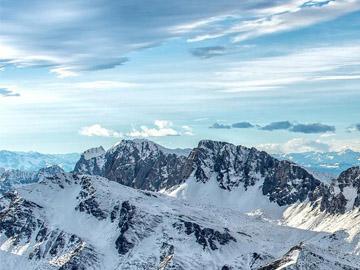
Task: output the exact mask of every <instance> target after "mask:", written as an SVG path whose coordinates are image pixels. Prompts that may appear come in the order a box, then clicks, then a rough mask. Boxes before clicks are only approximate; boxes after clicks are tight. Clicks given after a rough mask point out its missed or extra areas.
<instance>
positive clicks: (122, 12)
mask: <svg viewBox="0 0 360 270" xmlns="http://www.w3.org/2000/svg"><path fill="white" fill-rule="evenodd" d="M310 3H312V4H310ZM358 9H360V3H359V2H358V1H352V0H337V1H322V2H320V1H311V2H309V1H307V0H300V1H299V0H290V1H286V2H285V1H277V0H276V1H266V0H260V1H241V2H239V1H236V0H229V1H227V2H226V4H224V3H220V2H218V1H210V2H209V1H206V0H198V1H196V2H194V1H190V0H184V1H177V2H175V3H174V2H168V1H159V0H150V1H147V2H146V3H140V2H138V1H130V0H125V1H121V2H119V1H115V0H107V1H105V3H104V2H98V1H91V2H89V1H85V0H79V1H57V2H55V1H46V2H44V1H40V0H27V1H25V0H20V1H3V2H2V5H1V9H0V17H1V23H2V27H1V29H0V39H1V42H0V65H16V66H22V67H26V66H33V67H34V66H36V67H49V68H50V70H51V72H52V73H55V74H57V75H58V76H59V77H62V78H65V77H72V76H77V75H78V74H79V73H81V72H83V71H91V70H103V69H110V68H114V67H117V66H120V65H123V64H124V63H126V62H127V61H128V58H127V57H126V55H127V54H128V53H129V52H132V51H135V50H139V49H144V48H149V47H151V46H156V45H158V44H161V43H162V42H163V41H165V40H168V39H171V38H174V37H184V38H188V39H189V40H192V41H201V40H205V39H209V38H216V37H221V36H224V35H229V36H232V37H233V40H234V41H235V42H237V41H242V40H246V39H251V38H254V37H258V36H262V35H267V34H270V33H277V32H282V31H289V30H292V29H297V28H299V27H306V26H309V25H312V24H315V23H319V22H323V21H327V20H331V19H333V18H336V17H338V16H341V15H344V14H347V13H349V12H354V11H355V10H358ZM31 14H41V15H39V16H32V15H31ZM55 33H56V34H55ZM221 51H222V49H221V48H220V47H219V48H214V47H213V48H212V49H211V48H210V47H209V48H208V49H203V50H201V49H200V50H198V51H197V52H195V53H196V54H198V55H199V56H200V57H210V56H212V55H217V54H219V53H221Z"/></svg>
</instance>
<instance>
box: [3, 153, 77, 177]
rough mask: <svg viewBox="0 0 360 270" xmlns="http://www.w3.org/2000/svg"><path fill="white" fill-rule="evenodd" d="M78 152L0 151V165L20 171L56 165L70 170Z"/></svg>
mask: <svg viewBox="0 0 360 270" xmlns="http://www.w3.org/2000/svg"><path fill="white" fill-rule="evenodd" d="M79 156H80V155H79V154H76V153H73V154H54V155H52V154H41V153H38V152H12V151H6V150H1V151H0V167H1V168H4V169H14V170H21V171H33V172H34V171H38V170H40V169H42V168H45V167H48V166H52V165H57V166H60V167H61V168H63V169H64V170H65V171H72V170H73V169H74V166H75V163H76V162H77V161H78V160H79Z"/></svg>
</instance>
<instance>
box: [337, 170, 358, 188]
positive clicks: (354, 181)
mask: <svg viewBox="0 0 360 270" xmlns="http://www.w3.org/2000/svg"><path fill="white" fill-rule="evenodd" d="M336 181H337V183H338V185H339V188H340V189H341V190H343V189H344V188H345V187H348V186H353V187H356V188H359V189H360V166H355V167H351V168H349V169H347V170H345V171H343V172H342V173H341V174H340V175H339V177H338V178H337V180H336Z"/></svg>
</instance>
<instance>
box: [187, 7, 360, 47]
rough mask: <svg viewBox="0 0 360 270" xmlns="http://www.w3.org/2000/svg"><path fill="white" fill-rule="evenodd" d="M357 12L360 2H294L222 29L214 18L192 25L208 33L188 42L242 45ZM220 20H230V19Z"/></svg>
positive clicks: (234, 20) (265, 9) (239, 19)
mask: <svg viewBox="0 0 360 270" xmlns="http://www.w3.org/2000/svg"><path fill="white" fill-rule="evenodd" d="M358 9H360V2H359V1H354V0H337V1H311V4H310V1H307V0H292V1H288V2H284V3H283V4H279V3H278V4H277V5H273V6H270V7H268V8H266V7H265V8H262V9H258V10H256V11H255V12H254V14H253V16H251V17H250V18H251V19H247V20H244V19H243V17H238V19H233V20H232V21H230V23H229V22H228V23H227V27H220V26H219V25H221V24H220V23H219V22H218V20H215V19H213V20H209V21H207V22H206V21H203V22H202V23H201V22H199V24H192V27H188V30H189V31H190V30H191V31H194V29H196V28H203V29H205V30H204V31H202V32H201V31H199V32H200V34H198V35H197V36H195V37H191V38H189V39H188V41H190V42H196V41H203V40H207V39H214V38H218V37H222V36H226V35H233V36H235V37H234V38H233V41H234V42H241V41H244V40H248V39H251V38H256V37H259V36H263V35H267V34H272V33H277V32H283V31H290V30H293V29H297V28H302V27H307V26H310V25H313V24H316V23H320V22H325V21H329V20H332V19H335V18H337V17H340V16H342V15H345V14H347V13H350V12H354V11H355V10H358ZM220 18H223V20H224V21H229V18H228V17H224V16H223V17H220ZM214 24H215V25H214ZM210 26H213V27H210ZM214 29H215V30H214Z"/></svg>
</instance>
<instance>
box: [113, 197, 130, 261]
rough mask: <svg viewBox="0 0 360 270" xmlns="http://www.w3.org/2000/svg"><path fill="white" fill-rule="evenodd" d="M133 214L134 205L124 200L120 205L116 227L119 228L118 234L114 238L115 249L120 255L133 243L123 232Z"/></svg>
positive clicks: (126, 229) (127, 227) (128, 226)
mask: <svg viewBox="0 0 360 270" xmlns="http://www.w3.org/2000/svg"><path fill="white" fill-rule="evenodd" d="M134 215H135V206H133V205H131V204H129V202H128V201H124V202H123V203H122V205H121V210H120V218H119V224H118V227H119V229H120V235H119V237H118V238H117V239H116V242H115V245H116V249H117V251H118V252H119V254H121V255H125V254H126V253H127V252H129V250H130V249H132V248H133V247H134V243H131V242H130V241H129V240H128V239H127V238H126V236H125V233H126V232H127V231H128V230H129V228H130V226H132V219H133V217H134Z"/></svg>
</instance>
